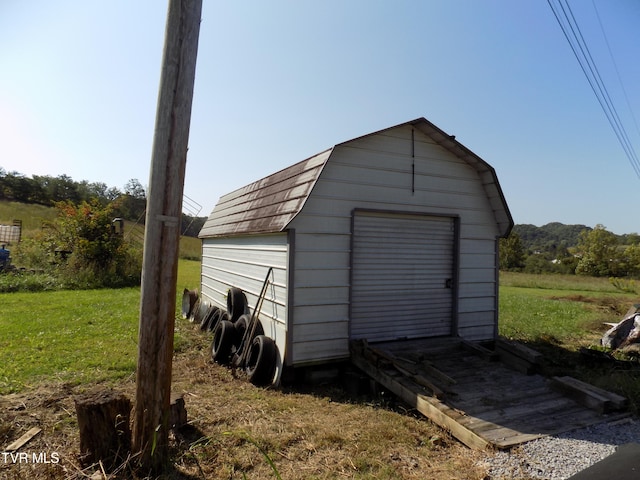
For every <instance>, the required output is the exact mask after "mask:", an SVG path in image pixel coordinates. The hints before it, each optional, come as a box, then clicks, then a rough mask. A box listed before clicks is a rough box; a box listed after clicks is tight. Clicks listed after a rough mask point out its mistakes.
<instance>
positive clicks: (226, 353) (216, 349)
mask: <svg viewBox="0 0 640 480" xmlns="http://www.w3.org/2000/svg"><path fill="white" fill-rule="evenodd" d="M235 336H236V329H235V327H234V326H233V323H231V322H230V321H228V320H222V321H220V322H218V326H217V327H216V329H215V331H214V332H213V341H212V342H211V358H212V359H213V361H214V362H216V363H219V364H220V365H227V364H228V363H229V361H230V360H231V350H232V349H233V345H234V342H235Z"/></svg>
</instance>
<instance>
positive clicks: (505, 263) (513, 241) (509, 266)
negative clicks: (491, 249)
mask: <svg viewBox="0 0 640 480" xmlns="http://www.w3.org/2000/svg"><path fill="white" fill-rule="evenodd" d="M524 258H525V255H524V247H523V246H522V241H521V240H520V236H519V235H518V234H517V233H515V232H511V233H510V234H509V236H508V237H507V238H501V239H500V269H501V270H520V269H522V267H524Z"/></svg>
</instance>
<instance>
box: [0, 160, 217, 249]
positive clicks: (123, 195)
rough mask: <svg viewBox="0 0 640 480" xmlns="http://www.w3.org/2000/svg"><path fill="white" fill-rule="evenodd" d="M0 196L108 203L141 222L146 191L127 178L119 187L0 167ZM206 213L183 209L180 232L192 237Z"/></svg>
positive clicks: (26, 200)
mask: <svg viewBox="0 0 640 480" xmlns="http://www.w3.org/2000/svg"><path fill="white" fill-rule="evenodd" d="M0 200H9V201H15V202H21V203H36V204H40V205H45V206H53V205H55V204H56V203H57V202H71V203H73V204H75V205H79V204H81V203H82V202H87V203H90V202H96V201H97V202H98V203H99V204H101V205H102V206H106V205H111V206H112V209H113V212H114V214H115V215H117V216H119V217H121V218H124V219H126V220H130V221H133V222H139V223H141V224H143V223H144V213H145V209H146V206H147V197H146V191H145V189H144V187H143V186H142V184H141V183H140V181H138V180H137V179H135V178H132V179H130V180H129V181H128V182H127V183H126V184H125V185H124V188H123V189H122V190H120V189H119V188H117V187H109V186H108V185H107V184H106V183H103V182H88V181H86V180H83V181H80V182H77V181H74V180H73V179H72V178H71V177H69V176H68V175H58V176H57V177H52V176H49V175H33V176H31V177H27V176H26V175H23V174H21V173H19V172H7V171H6V170H5V169H4V168H2V167H0ZM205 221H206V217H192V216H190V215H186V214H184V213H183V215H182V230H181V231H182V234H183V235H187V236H192V237H196V236H197V235H198V233H199V232H200V229H201V228H202V225H204V222H205Z"/></svg>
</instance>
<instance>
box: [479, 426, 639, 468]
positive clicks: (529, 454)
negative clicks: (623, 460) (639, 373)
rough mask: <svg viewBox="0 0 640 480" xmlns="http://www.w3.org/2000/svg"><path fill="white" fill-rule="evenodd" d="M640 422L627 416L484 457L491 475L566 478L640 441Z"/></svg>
mask: <svg viewBox="0 0 640 480" xmlns="http://www.w3.org/2000/svg"><path fill="white" fill-rule="evenodd" d="M639 427H640V424H639V423H638V421H637V420H635V419H631V418H627V419H624V420H619V421H617V422H611V423H601V424H599V425H593V426H590V427H585V428H582V429H579V430H574V431H571V432H565V433H563V434H559V435H555V436H549V437H543V438H540V439H538V440H534V441H531V442H528V443H525V444H522V445H520V446H519V447H516V448H513V449H511V450H510V451H498V452H495V453H492V454H488V455H487V457H486V458H485V459H484V461H485V462H486V465H487V467H488V470H489V477H488V479H491V480H499V479H516V478H520V479H548V480H560V479H566V478H569V477H571V476H572V475H575V474H576V473H578V472H580V471H582V470H584V469H585V468H587V467H590V466H591V465H593V464H594V463H597V462H598V461H600V460H602V459H603V458H605V457H608V456H609V455H611V454H612V453H614V452H615V450H616V447H617V446H618V445H624V444H626V443H640V428H639Z"/></svg>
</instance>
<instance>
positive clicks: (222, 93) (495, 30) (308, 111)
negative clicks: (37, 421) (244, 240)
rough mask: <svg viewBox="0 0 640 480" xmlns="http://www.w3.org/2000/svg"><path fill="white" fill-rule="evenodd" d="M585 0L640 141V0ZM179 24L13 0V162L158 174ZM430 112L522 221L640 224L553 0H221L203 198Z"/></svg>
mask: <svg viewBox="0 0 640 480" xmlns="http://www.w3.org/2000/svg"><path fill="white" fill-rule="evenodd" d="M569 2H570V3H569V4H570V6H571V8H572V11H573V13H574V15H575V17H576V20H577V22H578V25H579V26H580V29H581V31H582V34H583V36H584V38H585V40H586V42H587V44H588V46H589V48H590V51H591V54H592V56H593V58H594V60H595V63H596V65H597V67H598V69H599V71H600V74H601V76H602V78H603V81H604V83H605V85H606V87H607V89H608V91H609V94H610V96H611V99H612V102H613V104H614V106H615V107H616V109H617V112H618V115H619V117H620V119H621V121H622V124H623V126H624V128H625V129H626V132H627V134H628V137H629V139H630V141H631V144H632V145H633V147H634V148H635V150H636V151H638V152H640V131H639V130H638V127H637V124H636V121H640V87H639V86H640V28H638V26H639V25H640V2H638V1H637V0H593V1H591V0H580V1H577V0H569ZM596 12H597V13H596ZM597 14H599V16H600V20H601V22H602V26H603V28H604V32H605V35H606V36H604V35H603V33H602V30H601V28H600V24H599V22H598V16H597ZM165 20H166V2H160V1H158V0H136V1H135V2H129V1H124V0H109V1H98V0H96V1H91V2H79V1H70V0H56V1H55V2H51V1H48V0H31V1H24V0H3V1H2V2H1V3H0V65H1V68H2V74H1V75H0V145H1V146H2V147H1V149H0V166H2V167H3V168H4V169H5V170H7V171H18V172H21V173H24V174H26V175H28V176H30V175H33V174H36V175H53V176H58V175H62V174H66V175H69V176H71V177H72V178H73V179H74V180H77V181H80V180H88V181H90V182H96V181H100V182H105V183H106V184H107V185H109V186H110V187H111V186H115V187H118V188H123V187H124V185H125V183H126V182H127V181H128V180H129V179H131V178H137V179H139V180H140V182H141V183H142V184H143V185H145V186H146V185H147V183H148V177H149V167H150V158H151V144H152V139H153V129H154V119H155V109H156V100H157V91H158V82H159V75H160V62H161V56H162V47H163V40H164V26H165ZM607 42H608V45H609V46H608V47H607ZM609 48H610V50H611V52H612V54H613V59H614V61H615V66H617V70H618V72H619V76H620V79H621V80H622V85H623V86H624V89H625V91H626V96H625V94H624V92H623V90H622V88H621V83H620V80H619V78H618V75H617V74H616V68H615V66H614V63H613V61H612V58H611V55H610V53H609ZM627 101H628V103H627ZM418 117H425V118H427V119H428V120H429V121H431V122H433V123H435V124H436V125H437V126H438V127H440V128H441V129H443V130H444V131H446V132H447V133H449V134H452V135H456V138H457V140H459V141H460V142H461V143H463V144H464V145H465V146H467V147H468V148H470V149H471V150H472V151H474V152H475V153H476V154H478V155H479V156H480V157H482V158H483V159H484V160H486V161H487V162H489V163H490V164H491V165H492V166H493V167H494V168H495V169H496V171H497V173H498V177H499V180H500V183H501V185H502V189H503V191H504V193H505V197H506V199H507V202H508V204H509V207H510V209H511V212H512V214H513V217H514V220H515V222H516V223H532V224H536V225H543V224H545V223H548V222H552V221H559V222H563V223H581V224H585V225H589V226H595V225H596V224H603V225H605V226H606V227H607V229H609V230H611V231H613V232H615V233H631V232H638V231H640V223H639V220H638V218H639V216H638V213H637V212H638V206H639V203H640V202H639V200H638V199H639V198H640V195H639V192H640V179H639V178H638V176H637V175H636V173H635V171H634V169H633V168H632V166H631V165H630V163H629V160H628V159H627V157H626V156H625V153H624V150H623V149H622V147H621V146H620V144H619V142H618V140H617V139H616V136H615V134H614V132H613V130H612V128H611V127H610V125H609V123H608V121H607V119H606V117H605V115H604V113H603V111H602V109H601V107H600V105H599V104H598V102H597V100H596V97H595V96H594V94H593V92H592V91H591V88H590V87H589V84H588V83H587V80H586V79H585V77H584V74H583V73H582V71H581V70H580V67H579V65H578V62H577V61H576V59H575V57H574V55H573V53H572V52H571V49H570V47H569V44H568V43H567V41H566V40H565V38H564V35H563V33H562V31H561V29H560V27H559V26H558V23H557V21H556V19H555V17H554V16H553V13H552V11H551V8H550V7H549V5H548V3H547V1H545V0H522V1H513V0H438V1H426V0H424V1H418V0H414V1H410V0H397V1H396V0H394V1H391V0H388V1H374V0H350V1H337V0H325V1H322V2H317V1H299V0H295V1H294V0H290V1H280V0H274V1H271V2H264V1H257V0H247V1H244V2H236V1H233V2H221V1H211V0H204V6H203V14H202V23H201V30H200V44H199V51H198V65H197V73H196V85H195V96H194V104H193V112H192V121H191V135H190V142H189V156H188V161H187V173H186V180H185V193H186V194H187V195H188V196H189V197H190V198H192V199H193V200H195V201H196V202H198V203H199V204H201V205H202V211H201V212H200V215H208V214H209V212H210V211H211V210H212V208H213V206H214V205H215V203H216V201H217V199H218V198H219V197H220V196H221V195H223V194H225V193H227V192H229V191H231V190H233V189H235V188H238V187H241V186H243V185H245V184H247V183H250V182H252V181H254V180H256V179H258V178H261V177H263V176H265V175H268V174H270V173H272V172H275V171H277V170H279V169H281V168H284V167H287V166H289V165H291V164H293V163H295V162H297V161H299V160H302V159H304V158H307V157H309V156H311V155H313V154H315V153H318V152H320V151H322V150H325V149H326V148H329V147H331V146H333V145H335V144H336V143H340V142H343V141H345V140H349V139H351V138H355V137H358V136H361V135H364V134H367V133H370V132H373V131H376V130H380V129H383V128H386V127H389V126H392V125H396V124H399V123H403V122H405V121H409V120H413V119H415V118H418ZM634 118H635V119H637V120H635V121H634Z"/></svg>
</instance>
